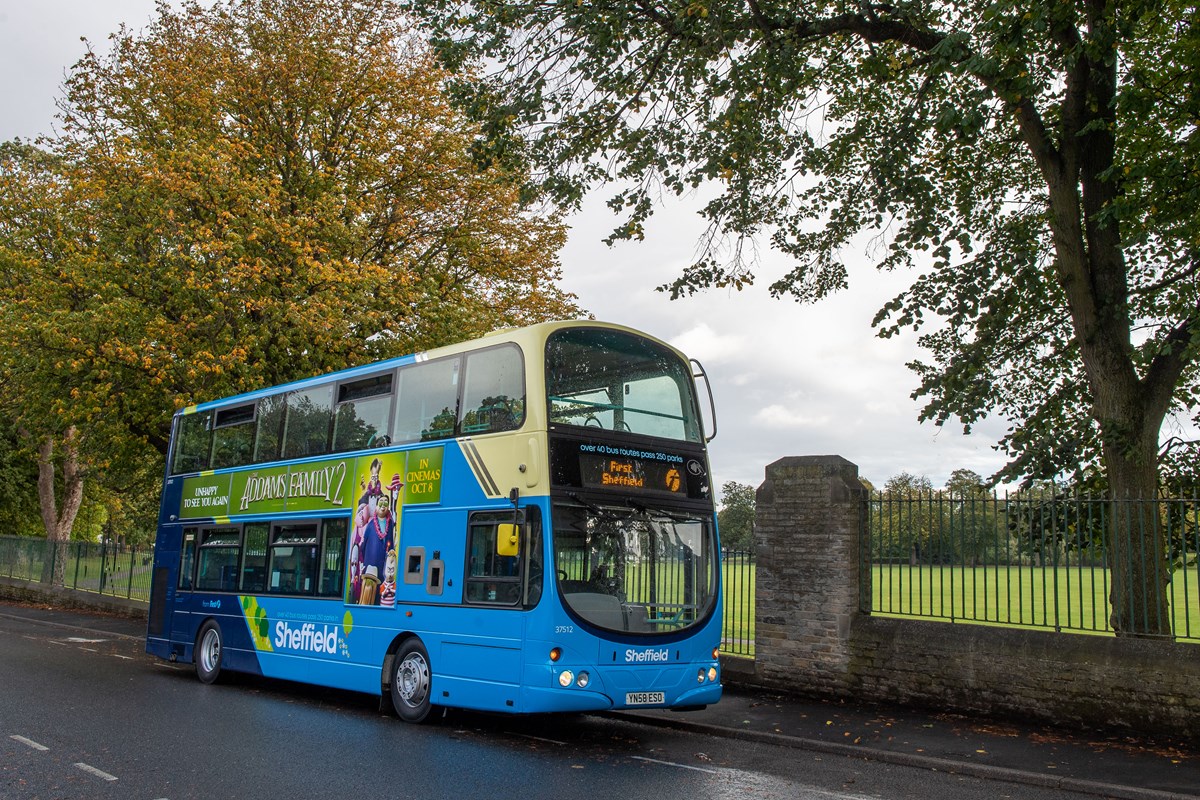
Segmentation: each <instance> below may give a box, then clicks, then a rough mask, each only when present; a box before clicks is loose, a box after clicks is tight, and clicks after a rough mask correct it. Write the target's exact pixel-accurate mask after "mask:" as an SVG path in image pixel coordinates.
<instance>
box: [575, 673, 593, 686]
mask: <svg viewBox="0 0 1200 800" xmlns="http://www.w3.org/2000/svg"><path fill="white" fill-rule="evenodd" d="M589 681H591V676H590V675H588V674H587V673H586V672H581V673H579V677H578V678H576V679H575V685H576V686H578V687H579V688H580V689H583V688H584V687H586V686H587V685H588V682H589Z"/></svg>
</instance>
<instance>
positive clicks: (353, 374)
mask: <svg viewBox="0 0 1200 800" xmlns="http://www.w3.org/2000/svg"><path fill="white" fill-rule="evenodd" d="M564 328H605V329H608V330H616V331H623V332H625V333H631V334H634V335H636V336H641V337H643V338H645V339H648V340H650V341H652V342H656V343H657V344H660V345H662V346H663V347H666V348H668V349H670V350H671V351H673V352H674V353H675V354H676V355H678V356H679V357H680V358H681V359H682V360H683V361H685V362H686V361H687V360H688V359H687V356H685V355H684V354H683V353H682V352H680V351H679V349H678V348H676V347H674V346H672V345H671V344H668V343H667V342H664V341H663V340H661V339H658V338H656V337H654V336H651V335H650V334H647V333H644V332H643V331H639V330H637V329H636V328H630V327H628V326H625V325H618V324H616V323H612V322H598V321H596V320H588V319H578V320H559V321H555V322H541V323H537V324H535V325H528V326H526V327H524V328H501V329H499V330H496V331H492V332H491V333H487V334H484V335H483V336H480V337H477V338H475V339H467V340H465V341H462V342H456V343H454V344H450V345H445V346H444V347H437V348H434V349H432V350H425V351H422V352H419V353H411V354H409V355H404V356H397V357H395V358H389V359H385V360H383V361H373V362H371V363H368V364H362V365H360V366H357V367H348V368H346V369H343V370H337V371H335V372H327V373H323V374H321V375H314V376H312V377H310V378H302V379H300V380H296V381H291V382H289V383H281V384H278V385H275V386H267V387H264V388H262V389H256V390H255V391H252V392H244V393H242V394H237V395H231V396H229V397H221V398H217V399H215V400H208V401H205V402H203V403H197V404H196V405H191V406H185V407H184V408H181V409H179V410H178V411H176V412H175V416H179V415H181V414H194V413H196V412H200V411H208V410H211V409H214V408H221V407H223V406H227V405H237V404H239V403H246V402H250V401H254V400H259V399H260V398H263V397H268V396H270V395H275V394H281V393H284V392H292V391H299V390H303V389H306V388H310V387H312V386H316V385H318V384H323V383H326V382H328V381H330V380H331V379H332V380H338V381H340V380H345V379H350V378H357V377H360V376H367V375H371V374H373V373H376V372H382V371H386V370H389V369H395V368H396V367H402V366H404V365H406V364H413V363H417V362H423V361H432V360H434V359H438V358H444V357H446V356H453V355H458V354H460V353H467V352H470V351H472V350H479V349H482V348H484V347H491V346H493V345H496V344H500V343H504V342H515V343H517V344H520V345H526V346H528V345H534V344H539V343H542V342H544V341H545V340H546V338H547V337H548V336H549V335H550V334H551V333H553V332H554V331H557V330H562V329H564Z"/></svg>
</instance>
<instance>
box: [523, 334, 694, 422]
mask: <svg viewBox="0 0 1200 800" xmlns="http://www.w3.org/2000/svg"><path fill="white" fill-rule="evenodd" d="M546 392H547V394H548V395H549V413H550V421H551V423H558V424H564V425H579V426H583V427H594V428H602V429H605V430H612V431H621V432H626V433H634V434H643V435H647V436H660V437H663V438H667V439H677V440H682V441H688V442H699V441H700V439H701V433H700V424H699V420H698V415H697V412H696V402H695V391H694V385H693V383H692V378H691V374H690V371H689V370H688V367H687V364H686V363H685V362H684V361H683V360H682V359H680V358H679V356H677V355H676V354H675V353H674V352H672V351H671V350H669V349H668V348H666V347H663V346H662V345H659V344H657V343H655V342H652V341H649V340H647V339H644V338H642V337H639V336H633V335H631V334H628V333H624V332H621V331H613V330H606V329H599V328H569V329H566V330H561V331H556V332H555V333H554V334H552V335H551V336H550V337H549V338H548V339H547V342H546Z"/></svg>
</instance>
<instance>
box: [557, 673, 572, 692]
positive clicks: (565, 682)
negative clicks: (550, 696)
mask: <svg viewBox="0 0 1200 800" xmlns="http://www.w3.org/2000/svg"><path fill="white" fill-rule="evenodd" d="M574 680H575V674H574V673H572V672H571V670H569V669H564V670H563V671H562V672H560V673H558V685H559V686H561V687H563V688H564V689H566V688H567V687H568V686H570V685H571V682H572V681H574Z"/></svg>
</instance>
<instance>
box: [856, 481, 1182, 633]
mask: <svg viewBox="0 0 1200 800" xmlns="http://www.w3.org/2000/svg"><path fill="white" fill-rule="evenodd" d="M862 537H863V543H862V544H863V546H862V553H863V554H864V561H865V563H864V566H865V567H866V568H867V569H866V573H865V574H864V575H863V592H862V610H863V611H866V612H869V613H873V614H884V615H898V616H905V617H924V618H933V619H943V620H950V621H954V622H972V623H982V624H996V625H1005V626H1019V627H1043V628H1052V629H1054V630H1056V631H1073V632H1081V633H1096V634H1103V633H1112V628H1111V626H1110V625H1109V617H1110V613H1111V609H1110V607H1109V597H1110V594H1111V591H1112V588H1113V586H1112V583H1113V572H1112V569H1111V564H1110V560H1109V559H1110V556H1111V551H1112V544H1113V542H1114V539H1113V537H1125V538H1124V539H1123V542H1124V543H1125V544H1126V545H1127V547H1125V548H1124V549H1125V551H1126V552H1128V553H1130V554H1131V557H1132V558H1133V559H1134V560H1135V561H1136V560H1138V559H1140V562H1139V563H1138V567H1139V568H1141V569H1143V570H1144V573H1145V574H1146V575H1147V576H1149V578H1150V581H1151V582H1152V583H1154V582H1158V583H1160V584H1161V583H1165V584H1166V600H1167V606H1166V608H1167V609H1168V610H1167V612H1166V613H1167V614H1168V615H1169V619H1167V620H1140V622H1144V623H1146V624H1145V627H1146V628H1151V627H1154V626H1153V623H1156V622H1167V623H1169V624H1170V629H1171V631H1172V632H1173V635H1174V638H1176V639H1179V640H1181V641H1188V640H1190V641H1196V642H1200V568H1198V566H1197V555H1198V554H1200V499H1198V498H1197V497H1196V496H1195V495H1193V496H1192V497H1190V498H1185V497H1176V498H1170V499H1155V500H1149V501H1137V500H1109V499H1102V498H1094V497H1088V496H1082V495H1063V494H1055V493H1049V492H1047V493H1028V494H1026V493H1021V494H1018V495H1016V496H1008V495H1005V496H1003V497H1002V496H999V495H997V494H994V493H991V494H989V493H985V492H980V493H978V494H975V495H970V496H951V495H948V494H944V493H940V492H928V493H912V494H908V495H905V496H895V495H892V494H889V493H872V494H870V496H869V498H868V500H867V511H866V514H865V515H864V524H863V527H862ZM1155 537H1157V538H1158V539H1159V540H1160V541H1161V542H1162V543H1163V550H1164V552H1160V553H1157V554H1156V553H1155V552H1153V550H1154V548H1153V547H1147V546H1143V545H1142V544H1141V543H1142V542H1144V541H1147V540H1150V541H1152V540H1153V539H1154V538H1155ZM1128 602H1129V603H1130V605H1131V607H1136V608H1138V609H1144V608H1153V607H1154V604H1152V603H1143V602H1139V599H1137V598H1134V599H1131V600H1129V601H1128ZM1160 607H1161V606H1160ZM1142 613H1143V614H1146V613H1149V612H1142ZM1157 627H1159V628H1161V627H1163V626H1161V625H1159V626H1157Z"/></svg>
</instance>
